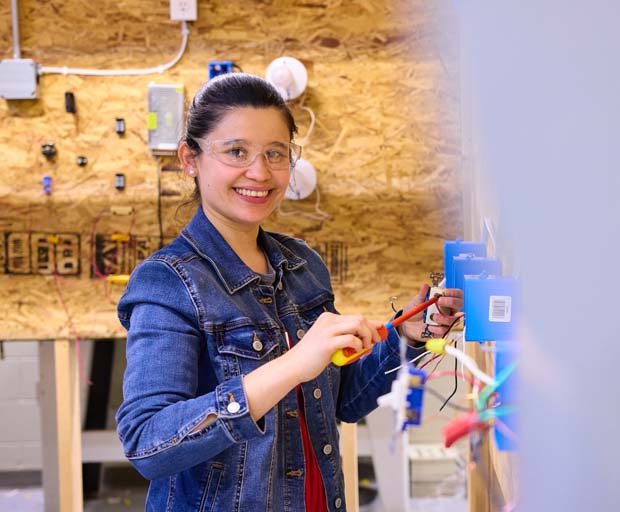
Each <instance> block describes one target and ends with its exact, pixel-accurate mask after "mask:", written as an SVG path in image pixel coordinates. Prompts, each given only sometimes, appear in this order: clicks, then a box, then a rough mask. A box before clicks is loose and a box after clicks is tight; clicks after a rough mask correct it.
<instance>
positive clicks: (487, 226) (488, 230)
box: [482, 217, 497, 256]
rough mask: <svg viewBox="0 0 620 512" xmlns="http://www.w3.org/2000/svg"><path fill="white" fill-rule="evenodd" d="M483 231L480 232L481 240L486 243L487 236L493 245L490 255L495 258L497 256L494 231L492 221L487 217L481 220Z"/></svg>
mask: <svg viewBox="0 0 620 512" xmlns="http://www.w3.org/2000/svg"><path fill="white" fill-rule="evenodd" d="M483 226H484V229H483V231H482V239H483V241H484V242H486V238H487V236H486V235H487V234H488V237H489V239H490V240H491V244H493V252H491V253H490V254H491V255H492V256H495V255H496V254H497V242H496V241H495V229H494V228H493V221H492V220H491V219H490V218H489V217H485V218H484V220H483Z"/></svg>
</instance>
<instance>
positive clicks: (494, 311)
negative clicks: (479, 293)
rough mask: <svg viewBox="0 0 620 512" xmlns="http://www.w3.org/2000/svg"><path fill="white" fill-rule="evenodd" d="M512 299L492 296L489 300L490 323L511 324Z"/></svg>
mask: <svg viewBox="0 0 620 512" xmlns="http://www.w3.org/2000/svg"><path fill="white" fill-rule="evenodd" d="M511 314H512V297H511V296H510V295H491V297H490V298H489V322H510V320H511Z"/></svg>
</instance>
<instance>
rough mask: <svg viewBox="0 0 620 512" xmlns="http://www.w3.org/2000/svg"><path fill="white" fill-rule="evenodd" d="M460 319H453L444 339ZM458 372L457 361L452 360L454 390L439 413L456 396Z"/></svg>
mask: <svg viewBox="0 0 620 512" xmlns="http://www.w3.org/2000/svg"><path fill="white" fill-rule="evenodd" d="M461 318H462V317H460V316H459V317H458V318H455V319H454V321H453V322H452V323H451V324H450V326H449V327H448V330H447V331H446V333H445V334H444V338H445V337H446V336H447V335H448V333H449V332H450V331H451V330H452V328H453V327H454V326H455V325H456V323H457V322H458V321H459V320H460V319H461ZM454 345H456V341H455V342H454ZM457 370H458V361H457V360H456V357H455V358H454V389H453V390H452V393H451V394H450V396H449V397H448V398H446V400H445V402H444V403H443V404H441V407H440V408H439V411H440V412H441V411H442V410H443V408H444V407H445V406H446V405H448V402H450V400H451V399H452V397H453V396H454V395H456V392H457V390H458V388H459V379H458V377H457V375H456V372H457Z"/></svg>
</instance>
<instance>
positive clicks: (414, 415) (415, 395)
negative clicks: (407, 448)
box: [403, 366, 426, 429]
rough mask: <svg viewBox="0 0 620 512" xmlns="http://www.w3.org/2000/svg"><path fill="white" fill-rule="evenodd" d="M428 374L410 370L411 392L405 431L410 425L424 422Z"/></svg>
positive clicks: (407, 400)
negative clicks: (425, 388)
mask: <svg viewBox="0 0 620 512" xmlns="http://www.w3.org/2000/svg"><path fill="white" fill-rule="evenodd" d="M425 382H426V372H425V371H424V370H419V369H418V368H415V367H413V366H412V367H410V368H409V381H408V385H409V390H408V392H407V397H406V402H407V404H406V411H405V412H406V417H405V423H404V424H403V429H405V428H407V427H408V426H409V425H419V424H420V422H421V421H422V406H423V402H424V384H425Z"/></svg>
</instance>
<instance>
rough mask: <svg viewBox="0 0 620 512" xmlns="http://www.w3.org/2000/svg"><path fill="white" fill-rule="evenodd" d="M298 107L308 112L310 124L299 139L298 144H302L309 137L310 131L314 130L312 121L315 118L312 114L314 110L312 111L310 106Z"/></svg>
mask: <svg viewBox="0 0 620 512" xmlns="http://www.w3.org/2000/svg"><path fill="white" fill-rule="evenodd" d="M299 108H300V109H302V110H305V111H306V112H308V114H310V126H308V131H307V132H306V135H304V137H303V138H302V139H301V140H300V141H299V144H301V145H302V146H303V145H304V144H305V143H306V142H308V139H309V138H310V134H311V133H312V130H314V122H315V120H316V118H315V116H314V112H313V111H312V109H311V108H310V107H306V106H305V105H301V106H300V107H299Z"/></svg>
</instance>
